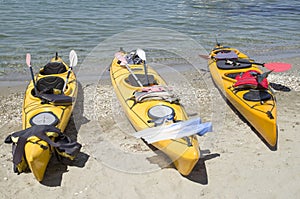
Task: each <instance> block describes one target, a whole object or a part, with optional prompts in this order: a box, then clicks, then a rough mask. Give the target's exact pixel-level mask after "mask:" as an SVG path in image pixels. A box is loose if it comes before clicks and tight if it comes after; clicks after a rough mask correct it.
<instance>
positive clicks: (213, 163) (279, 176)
mask: <svg viewBox="0 0 300 199" xmlns="http://www.w3.org/2000/svg"><path fill="white" fill-rule="evenodd" d="M298 63H299V59H295V60H294V61H293V64H294V69H293V70H292V71H290V72H289V73H285V74H273V75H271V76H270V81H271V82H275V83H280V84H282V85H284V86H287V87H289V88H290V89H291V91H290V92H276V97H277V104H278V130H279V142H278V150H277V151H271V150H269V148H268V147H266V145H265V144H264V143H263V142H262V141H261V140H260V138H259V137H258V136H257V135H256V134H255V133H254V132H253V131H252V130H251V128H250V127H249V126H248V125H247V124H246V123H245V122H243V121H242V120H241V119H240V118H239V116H238V115H237V114H236V113H235V112H234V111H233V110H232V109H231V108H230V107H229V106H227V105H226V104H225V102H224V100H223V98H222V97H221V96H220V93H219V92H218V91H217V90H216V89H215V88H214V86H213V85H212V82H211V80H210V77H209V74H208V73H203V74H200V75H199V73H194V72H184V74H183V77H185V79H186V80H188V84H185V82H183V83H178V85H180V86H179V88H176V89H177V90H176V91H177V92H178V93H179V95H180V97H181V99H182V102H183V104H184V105H185V107H186V109H187V112H188V113H190V114H191V115H195V114H197V115H198V116H200V117H201V118H202V119H203V120H204V121H213V125H214V132H212V133H208V134H206V135H205V136H203V137H199V144H200V148H201V150H202V155H201V156H202V158H201V159H200V161H199V162H198V164H197V166H196V167H195V169H194V171H193V173H192V174H191V175H190V176H188V177H184V176H181V175H180V174H179V173H178V172H177V171H176V169H175V168H174V167H173V166H172V165H170V164H169V160H168V158H166V157H164V156H163V155H162V154H160V153H159V152H158V151H156V150H153V149H151V148H150V147H149V146H147V145H146V144H145V143H144V142H142V141H141V140H137V139H135V138H133V137H131V136H130V133H132V132H134V130H133V129H132V127H131V126H130V123H129V122H128V121H127V119H126V117H125V116H124V113H123V112H122V110H121V109H120V106H119V105H118V103H117V102H116V98H115V96H114V93H113V91H112V86H111V85H110V83H109V81H108V80H101V81H98V82H91V83H81V84H80V87H79V95H78V100H77V104H76V108H75V110H74V114H73V117H72V118H71V121H70V123H69V125H68V127H67V130H66V133H67V134H69V135H70V136H71V137H72V138H73V139H77V140H78V142H80V143H82V144H83V147H82V150H81V153H80V154H79V155H78V157H77V158H76V159H75V161H74V162H69V161H66V160H63V162H59V161H57V160H56V159H55V158H52V159H51V162H50V164H49V167H48V169H47V172H46V175H45V179H44V181H43V182H42V183H39V182H37V181H36V180H35V178H34V176H33V175H32V174H31V173H22V174H20V175H17V174H15V173H13V170H12V155H11V146H10V145H7V144H4V143H3V140H4V139H5V137H6V136H7V135H8V134H9V133H11V132H12V131H17V130H20V129H21V107H22V99H23V95H24V91H25V87H26V84H27V82H21V84H20V85H19V86H16V85H14V86H13V87H8V86H2V87H1V101H0V118H1V120H0V125H1V134H0V140H2V141H1V142H0V151H1V152H0V161H1V164H0V167H1V168H0V198H45V199H46V198H99V197H100V198H131V199H135V198H178V199H179V198H180V199H181V198H199V197H201V198H299V197H300V136H299V135H298V134H299V132H300V124H299V123H300V119H299V114H298V113H299V112H300V92H299V91H300V89H299V88H300V81H299V79H300V75H299V73H297V70H296V69H297V68H300V66H299V64H298ZM291 74H293V76H292V77H291V76H290V75H291ZM207 79H208V80H207ZM189 84H192V85H193V86H192V88H190V89H189V90H188V89H187V88H189V86H190V85H189ZM178 85H177V84H174V86H178ZM209 88H212V90H211V89H209Z"/></svg>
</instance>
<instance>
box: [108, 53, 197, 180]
mask: <svg viewBox="0 0 300 199" xmlns="http://www.w3.org/2000/svg"><path fill="white" fill-rule="evenodd" d="M130 68H131V70H133V71H134V73H135V74H136V75H143V74H145V73H144V67H143V65H142V64H137V65H130ZM147 68H148V75H152V76H153V77H154V80H155V81H156V83H157V84H158V85H163V86H166V83H165V81H164V80H163V79H162V77H161V76H160V75H159V74H158V73H157V72H156V71H154V70H153V69H152V68H151V67H149V66H147ZM129 75H130V72H129V71H128V70H127V68H126V67H125V66H121V65H120V64H118V60H117V59H116V58H115V59H114V60H113V61H112V64H111V68H110V76H111V81H112V85H113V87H114V90H115V93H116V96H117V98H118V99H119V101H120V103H121V106H122V108H123V110H124V111H125V114H126V116H127V117H128V119H129V120H130V122H131V124H132V125H133V127H134V128H135V129H136V130H137V131H140V130H143V129H146V128H151V127H153V126H154V123H151V122H150V123H149V121H150V120H151V119H152V118H150V117H149V115H148V111H149V109H150V108H151V107H154V106H157V105H164V106H167V107H171V108H172V109H173V110H174V112H175V118H174V119H175V120H187V119H188V116H187V114H186V112H185V110H184V108H183V107H182V106H181V105H180V104H176V103H169V102H167V101H163V100H150V101H144V102H140V103H136V104H134V101H132V100H128V99H130V98H131V97H133V93H134V91H136V90H138V89H141V88H142V87H139V86H132V85H130V84H129V83H128V82H127V78H128V77H129ZM152 145H153V146H154V147H156V148H157V149H159V150H161V151H162V152H164V153H165V154H166V155H167V156H168V157H169V158H170V159H171V160H172V161H173V163H174V165H175V167H176V168H177V170H178V171H179V172H180V173H181V174H182V175H189V174H190V172H191V171H192V170H193V168H194V166H195V165H196V163H197V162H198V160H199V157H200V149H199V144H198V140H197V137H196V136H195V135H193V136H189V137H188V140H187V139H184V138H181V139H174V140H173V139H169V140H163V141H158V142H155V143H152Z"/></svg>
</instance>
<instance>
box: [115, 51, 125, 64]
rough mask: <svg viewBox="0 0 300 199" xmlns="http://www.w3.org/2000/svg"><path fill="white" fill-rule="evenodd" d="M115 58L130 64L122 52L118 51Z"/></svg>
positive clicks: (122, 62)
mask: <svg viewBox="0 0 300 199" xmlns="http://www.w3.org/2000/svg"><path fill="white" fill-rule="evenodd" d="M115 58H117V60H119V61H121V64H122V65H126V64H128V62H127V60H126V59H125V57H124V56H123V54H122V53H121V52H117V53H116V54H115Z"/></svg>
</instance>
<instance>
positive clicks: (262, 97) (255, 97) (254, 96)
mask: <svg viewBox="0 0 300 199" xmlns="http://www.w3.org/2000/svg"><path fill="white" fill-rule="evenodd" d="M271 98H272V95H271V94H270V93H268V92H267V91H265V90H254V89H252V90H250V91H248V92H247V93H245V94H244V95H243V99H244V100H248V101H255V102H258V101H267V100H269V99H271Z"/></svg>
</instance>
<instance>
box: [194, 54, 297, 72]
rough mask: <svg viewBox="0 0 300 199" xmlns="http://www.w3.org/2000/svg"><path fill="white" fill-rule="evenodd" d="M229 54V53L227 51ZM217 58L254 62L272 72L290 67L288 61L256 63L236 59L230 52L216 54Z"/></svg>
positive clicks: (207, 56) (243, 62)
mask: <svg viewBox="0 0 300 199" xmlns="http://www.w3.org/2000/svg"><path fill="white" fill-rule="evenodd" d="M228 54H230V53H228ZM199 57H201V58H203V59H210V56H209V55H199ZM215 58H217V59H227V60H228V61H230V62H232V63H241V64H255V65H259V66H262V67H265V68H267V69H269V70H271V71H273V72H284V71H287V70H290V69H291V68H292V65H291V64H289V63H283V62H270V63H258V62H250V61H244V60H237V59H235V57H231V54H230V56H229V57H226V56H225V55H224V56H223V55H220V56H216V57H215Z"/></svg>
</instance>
